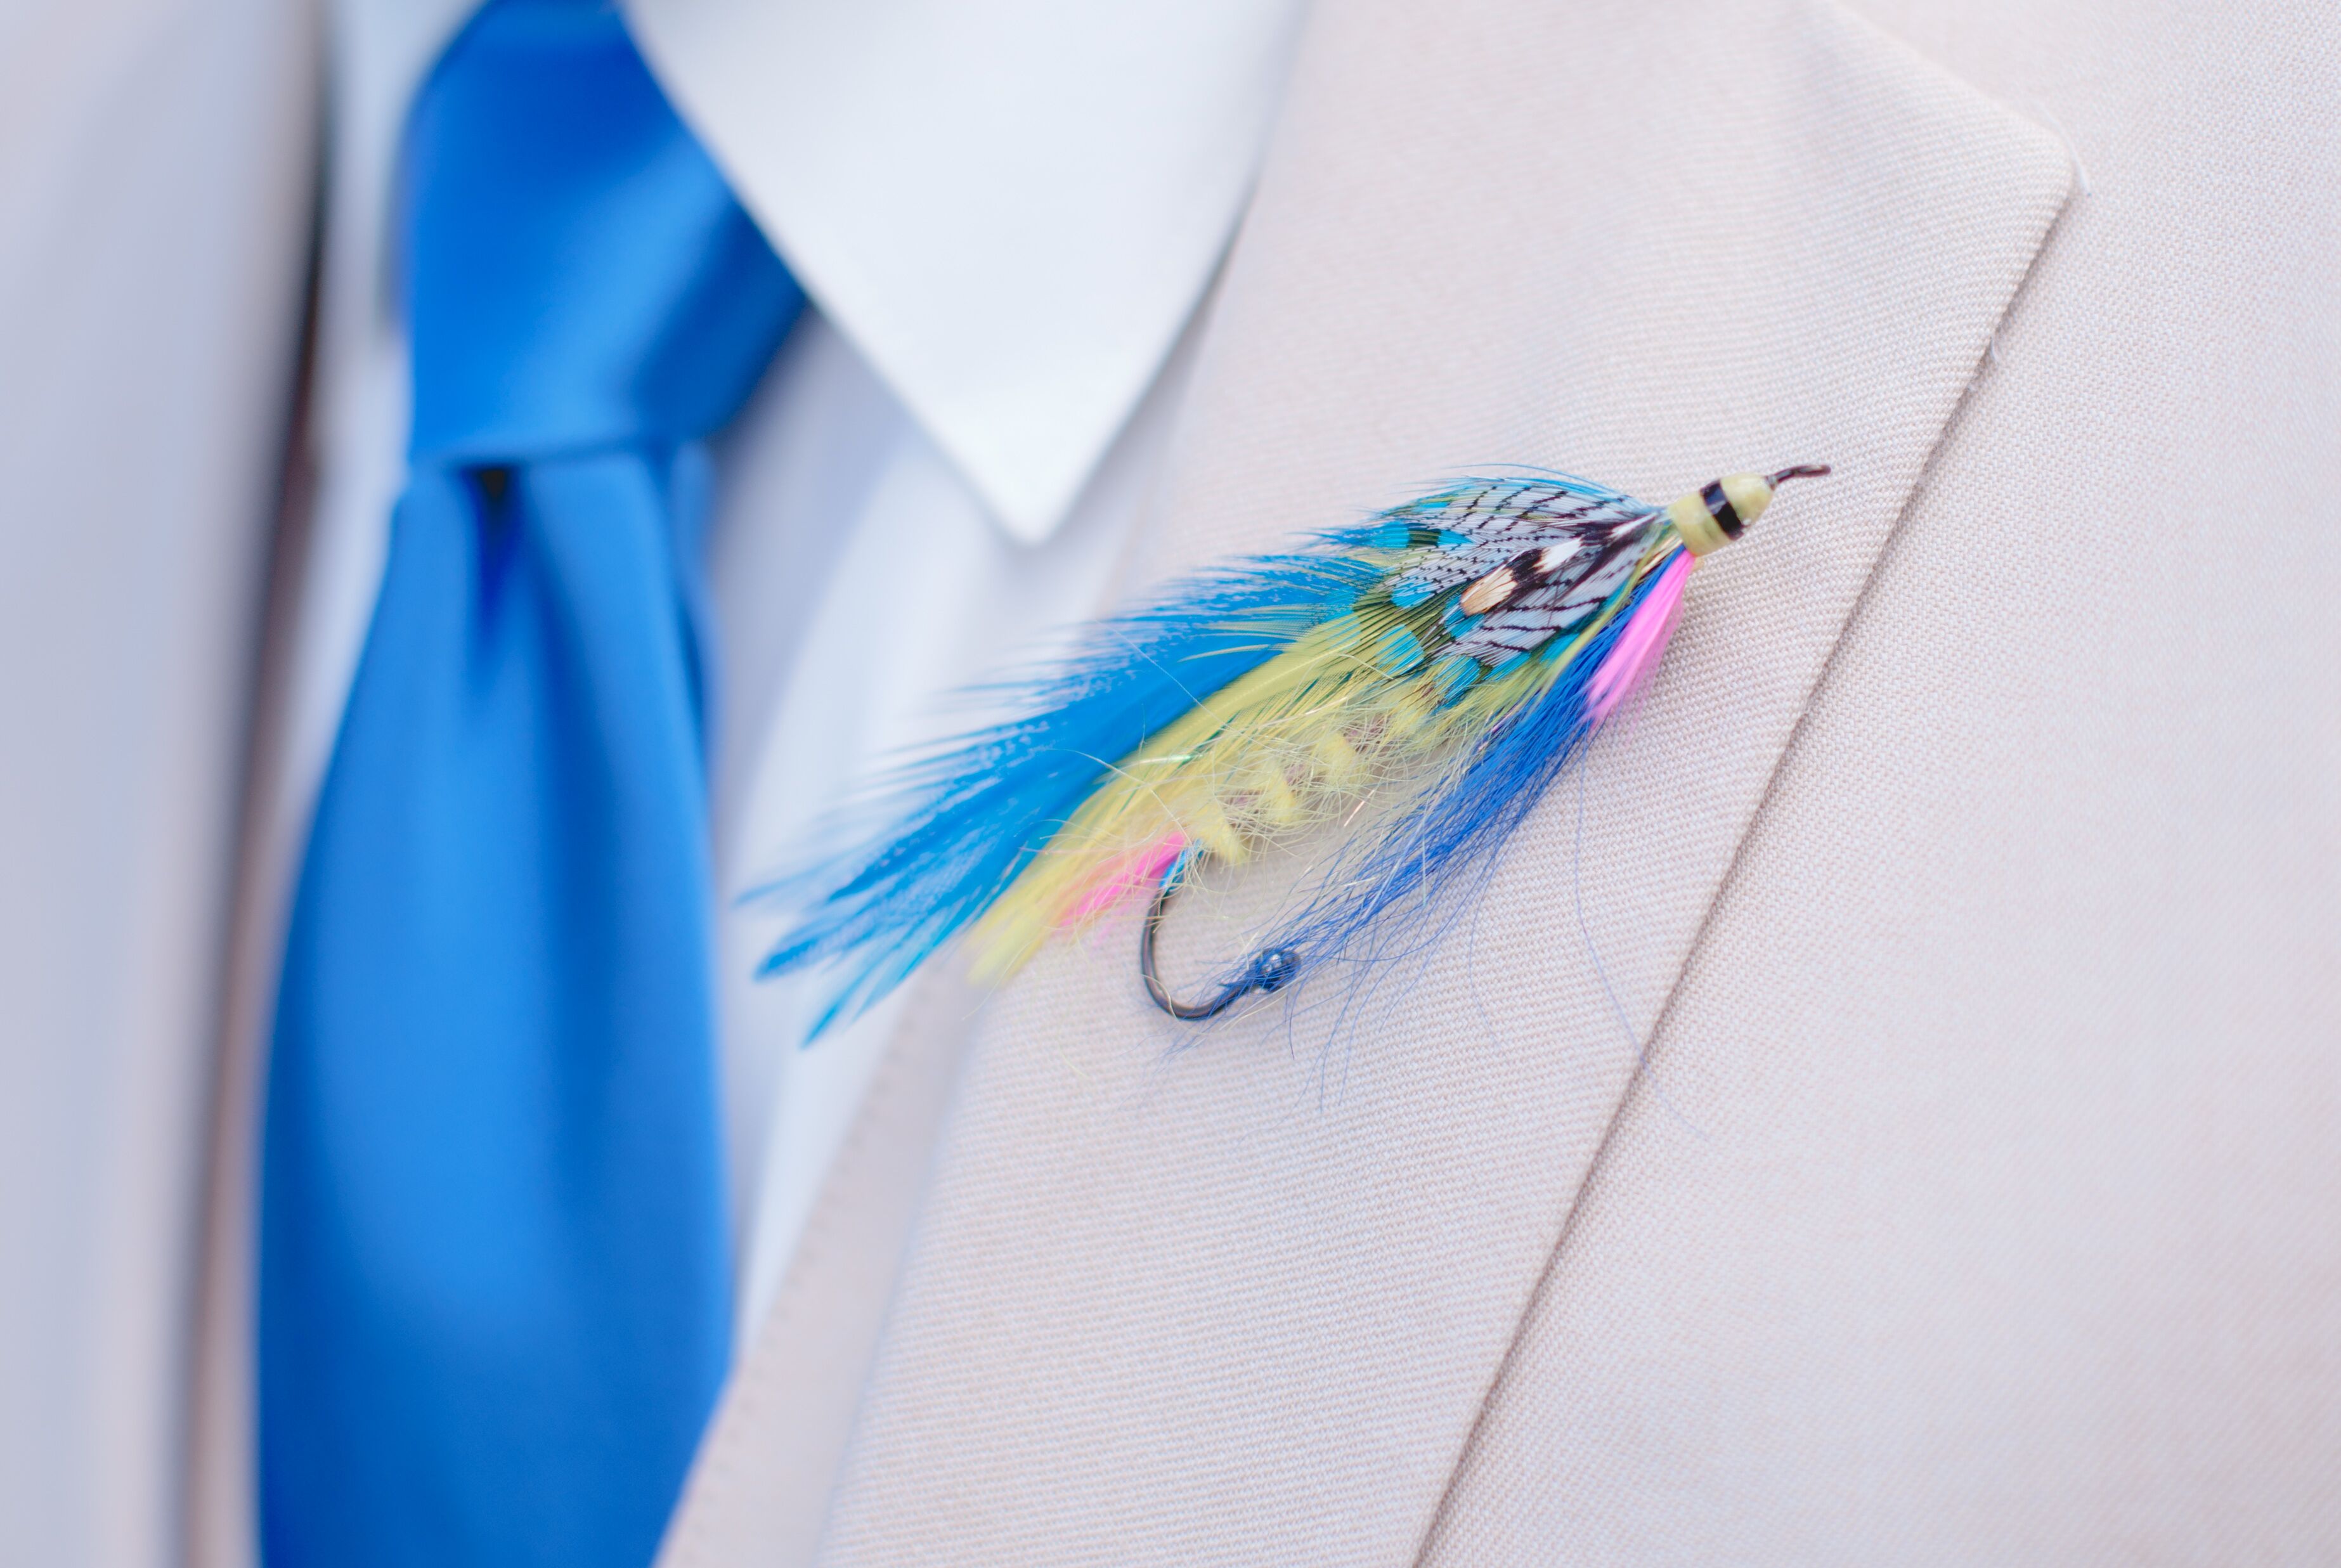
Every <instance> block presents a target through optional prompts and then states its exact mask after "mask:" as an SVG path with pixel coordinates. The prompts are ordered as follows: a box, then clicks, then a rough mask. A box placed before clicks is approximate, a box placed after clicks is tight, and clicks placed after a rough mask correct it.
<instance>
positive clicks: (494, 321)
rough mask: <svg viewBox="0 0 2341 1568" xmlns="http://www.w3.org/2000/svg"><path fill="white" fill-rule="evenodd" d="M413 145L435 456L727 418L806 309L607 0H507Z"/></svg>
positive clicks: (409, 175)
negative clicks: (798, 314) (801, 307)
mask: <svg viewBox="0 0 2341 1568" xmlns="http://www.w3.org/2000/svg"><path fill="white" fill-rule="evenodd" d="M405 158H406V162H405V171H404V173H405V180H406V192H405V195H406V203H405V212H404V223H403V237H404V242H405V245H404V250H405V254H404V277H405V281H406V305H407V320H408V327H409V331H410V334H411V337H412V342H413V355H414V414H413V420H414V424H413V454H414V456H415V457H416V458H417V459H418V460H439V461H451V462H465V463H486V462H498V461H513V460H521V459H526V458H530V457H535V456H542V455H545V454H551V453H554V452H560V451H566V450H574V449H578V448H582V447H592V446H602V445H611V444H643V443H652V442H680V441H684V440H689V439H691V438H693V437H696V436H700V435H703V434H707V433H708V432H710V431H712V430H713V429H714V428H715V427H716V426H718V425H720V424H722V423H724V421H725V420H727V419H729V418H730V417H731V415H732V412H733V411H734V410H735V409H736V408H737V407H738V406H739V404H740V403H741V401H742V399H743V398H744V397H745V396H746V395H747V394H748V391H749V389H750V388H751V387H752V385H754V382H755V379H756V376H757V375H758V373H759V372H760V371H761V370H762V367H763V365H764V363H765V362H766V360H768V359H769V358H770V357H771V355H772V349H773V347H774V346H775V345H777V344H778V342H779V340H780V336H781V334H782V332H783V331H785V330H786V329H787V327H788V325H789V323H790V322H791V321H792V320H793V319H794V317H795V315H796V312H797V308H798V306H799V305H800V304H801V303H802V295H800V294H799V292H798V290H797V287H796V285H795V283H794V281H793V280H792V278H791V277H790V276H789V274H788V272H787V270H786V269H785V268H784V267H783V266H782V265H781V262H780V259H779V258H778V257H777V256H775V255H773V254H772V248H771V246H769V245H766V244H765V242H764V238H763V236H762V234H761V233H759V232H758V231H757V229H756V227H755V225H753V224H752V223H751V222H750V221H749V219H748V216H747V215H746V214H745V213H743V212H742V210H741V209H740V205H739V204H738V203H737V202H736V201H735V200H733V198H732V193H731V190H730V188H729V187H728V186H727V185H725V184H724V182H723V178H722V175H720V174H719V173H718V172H717V171H716V169H715V166H714V165H713V164H712V162H710V161H709V159H708V157H707V155H706V154H705V153H704V152H703V151H702V149H701V148H700V146H699V145H698V143H697V142H696V141H695V140H693V139H692V135H691V133H690V132H689V131H688V130H686V129H685V128H684V127H683V125H682V122H681V121H680V120H679V119H678V118H677V117H676V115H675V114H674V111H673V110H672V108H671V107H670V106H669V105H668V104H667V101H666V98H665V95H663V94H662V93H661V92H660V91H659V87H658V84H657V83H656V82H655V81H654V80H652V76H651V74H650V72H649V70H648V69H647V68H646V67H645V66H644V65H643V61H642V57H641V56H640V55H638V54H636V53H635V51H634V46H633V41H632V40H631V39H630V38H629V37H628V36H627V35H626V30H625V25H624V23H623V20H622V19H621V18H620V17H619V15H618V14H617V12H616V11H615V10H614V9H613V8H612V7H610V6H608V5H603V4H595V3H593V0H490V3H489V4H488V5H485V6H484V7H483V8H482V10H481V11H480V13H479V15H476V16H475V17H473V20H472V22H471V24H470V25H468V26H466V27H465V28H464V29H463V32H462V33H461V34H460V35H458V36H457V37H456V39H455V41H454V42H453V44H451V45H448V48H447V51H446V53H445V54H444V55H443V56H441V58H440V61H439V64H438V65H437V67H436V68H435V69H434V70H433V73H432V75H431V77H430V79H429V81H428V82H426V83H425V84H424V85H423V90H422V92H421V94H420V95H418V96H417V98H416V100H415V105H414V111H413V116H412V117H411V119H410V121H409V123H408V126H407V143H406V149H405Z"/></svg>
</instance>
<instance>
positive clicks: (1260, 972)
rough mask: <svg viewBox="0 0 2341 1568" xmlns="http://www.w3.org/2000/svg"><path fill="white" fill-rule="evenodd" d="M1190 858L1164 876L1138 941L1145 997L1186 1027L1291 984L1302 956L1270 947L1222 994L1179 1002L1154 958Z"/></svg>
mask: <svg viewBox="0 0 2341 1568" xmlns="http://www.w3.org/2000/svg"><path fill="white" fill-rule="evenodd" d="M1188 865H1189V863H1188V859H1187V857H1186V856H1185V855H1180V857H1179V858H1178V859H1176V860H1174V861H1172V862H1171V863H1170V868H1169V869H1168V870H1166V871H1165V872H1164V873H1163V874H1162V882H1161V885H1160V886H1158V887H1157V888H1155V890H1154V902H1153V903H1152V904H1148V905H1147V907H1146V927H1145V929H1144V930H1143V931H1142V932H1141V934H1140V935H1139V938H1138V977H1139V978H1140V979H1141V980H1143V981H1144V982H1146V994H1147V995H1149V996H1151V997H1152V998H1153V999H1154V1005H1156V1006H1157V1007H1160V1008H1161V1009H1162V1011H1163V1012H1165V1013H1168V1014H1170V1016H1171V1017H1173V1018H1176V1019H1179V1020H1180V1021H1181V1022H1182V1023H1187V1024H1200V1023H1201V1022H1202V1021H1203V1020H1204V1019H1206V1018H1216V1017H1217V1016H1219V1015H1220V1014H1222V1013H1224V1012H1226V1011H1227V1010H1228V1009H1229V1008H1230V1007H1231V1006H1233V1005H1234V1004H1236V1003H1238V1002H1239V1001H1240V1000H1242V999H1243V998H1244V997H1246V996H1249V995H1250V994H1252V993H1253V992H1255V991H1259V992H1263V993H1265V992H1271V991H1281V990H1283V989H1284V988H1285V987H1286V986H1287V985H1290V984H1292V978H1293V976H1294V975H1296V974H1300V954H1298V953H1296V952H1294V951H1293V950H1292V949H1291V948H1290V947H1270V948H1264V949H1262V950H1261V951H1260V952H1258V953H1255V954H1252V957H1251V963H1250V964H1249V965H1248V966H1247V967H1246V968H1245V970H1244V974H1243V978H1242V979H1240V980H1231V981H1230V982H1229V983H1228V984H1225V985H1222V986H1221V987H1220V994H1218V995H1217V996H1214V997H1212V998H1211V999H1210V1001H1208V1002H1180V1001H1178V1000H1176V999H1174V998H1173V997H1172V996H1171V994H1170V991H1169V989H1168V988H1166V987H1165V986H1164V985H1163V984H1162V974H1161V970H1160V969H1159V968H1158V967H1157V965H1156V963H1155V958H1154V943H1155V937H1156V934H1158V933H1159V932H1160V931H1161V928H1162V917H1163V915H1164V914H1168V913H1169V912H1170V900H1171V898H1172V896H1173V895H1174V894H1177V893H1178V891H1179V888H1180V884H1182V883H1183V882H1184V881H1185V874H1186V872H1187V870H1188Z"/></svg>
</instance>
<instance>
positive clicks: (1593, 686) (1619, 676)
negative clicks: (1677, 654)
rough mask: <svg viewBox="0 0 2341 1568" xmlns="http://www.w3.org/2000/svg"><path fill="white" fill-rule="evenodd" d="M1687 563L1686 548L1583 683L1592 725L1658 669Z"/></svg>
mask: <svg viewBox="0 0 2341 1568" xmlns="http://www.w3.org/2000/svg"><path fill="white" fill-rule="evenodd" d="M1690 565H1691V556H1690V552H1689V551H1688V550H1685V551H1682V552H1680V553H1679V554H1677V555H1676V556H1675V558H1674V559H1673V560H1671V561H1669V562H1668V563H1667V564H1666V565H1665V567H1664V568H1662V569H1661V570H1660V571H1659V580H1658V581H1657V582H1655V583H1653V584H1650V591H1649V593H1647V594H1643V595H1642V602H1641V603H1640V604H1637V605H1635V606H1634V616H1633V619H1631V620H1629V621H1628V622H1627V623H1626V629H1625V631H1624V632H1622V633H1620V634H1619V637H1618V641H1617V642H1616V643H1614V644H1611V645H1610V649H1609V657H1608V658H1606V659H1604V660H1602V661H1601V667H1600V668H1599V669H1598V670H1596V671H1594V672H1593V678H1592V679H1591V680H1589V681H1588V682H1586V683H1585V711H1586V715H1587V716H1588V717H1589V718H1590V719H1591V720H1592V721H1593V722H1594V723H1595V724H1599V723H1601V722H1602V721H1603V720H1605V719H1607V718H1608V717H1609V715H1610V714H1612V713H1614V712H1615V711H1616V710H1617V707H1618V704H1620V703H1622V702H1624V701H1625V700H1626V699H1627V698H1628V697H1629V696H1630V695H1632V694H1633V693H1634V691H1635V690H1636V688H1638V687H1639V686H1640V685H1641V684H1642V683H1643V682H1644V681H1646V680H1648V679H1649V675H1650V672H1651V671H1652V670H1655V669H1656V668H1658V664H1659V655H1660V654H1664V653H1665V652H1666V651H1667V639H1668V638H1669V637H1671V636H1673V635H1674V631H1675V623H1676V622H1677V621H1678V620H1679V619H1681V618H1682V602H1683V587H1684V584H1688V583H1689V581H1690Z"/></svg>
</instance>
